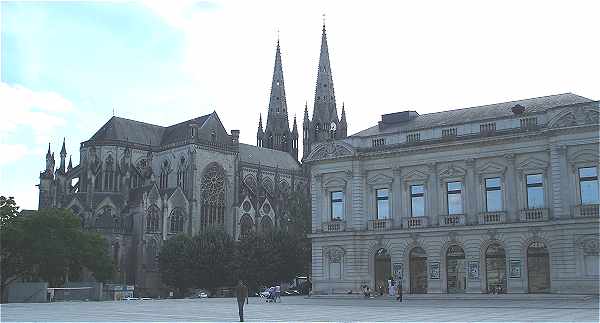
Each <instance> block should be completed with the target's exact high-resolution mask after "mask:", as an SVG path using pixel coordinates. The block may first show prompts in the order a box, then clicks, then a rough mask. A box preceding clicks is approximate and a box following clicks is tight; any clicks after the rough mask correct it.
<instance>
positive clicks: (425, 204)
mask: <svg viewBox="0 0 600 323" xmlns="http://www.w3.org/2000/svg"><path fill="white" fill-rule="evenodd" d="M416 186H420V187H422V192H421V193H413V187H416ZM425 193H426V189H425V184H409V185H408V197H409V201H410V217H411V218H425V217H427V209H426V208H427V203H426V198H425ZM419 197H420V198H422V199H421V201H422V203H423V215H417V216H415V214H414V208H413V205H414V201H413V198H419Z"/></svg>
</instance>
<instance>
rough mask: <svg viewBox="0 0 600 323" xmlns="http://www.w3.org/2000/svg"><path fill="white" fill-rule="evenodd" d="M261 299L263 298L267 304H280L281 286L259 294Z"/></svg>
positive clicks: (272, 287)
mask: <svg viewBox="0 0 600 323" xmlns="http://www.w3.org/2000/svg"><path fill="white" fill-rule="evenodd" d="M260 296H261V297H265V298H266V299H267V302H271V303H276V302H277V300H279V302H281V286H279V285H277V286H271V287H269V288H266V289H265V291H264V292H262V293H260Z"/></svg>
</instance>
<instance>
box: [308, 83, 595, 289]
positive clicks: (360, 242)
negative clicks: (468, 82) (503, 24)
mask: <svg viewBox="0 0 600 323" xmlns="http://www.w3.org/2000/svg"><path fill="white" fill-rule="evenodd" d="M598 112H599V104H598V102H597V101H592V100H589V99H586V98H583V97H580V96H577V95H574V94H570V93H569V94H560V95H554V96H548V97H541V98H534V99H528V100H521V101H514V102H507V103H499V104H493V105H488V106H481V107H474V108H468V109H460V110H451V111H446V112H440V113H431V114H425V115H419V114H418V113H416V112H414V111H405V112H399V113H394V114H389V115H384V116H382V121H381V122H379V124H378V125H375V126H374V127H371V128H369V129H366V130H364V131H361V132H359V133H357V134H354V135H352V136H349V137H347V138H346V139H342V140H329V141H325V142H321V143H318V144H316V145H313V146H312V147H311V152H310V155H309V156H305V158H304V161H305V163H306V166H307V167H310V173H311V181H310V187H311V201H312V234H311V239H312V246H313V248H312V252H313V256H312V279H313V291H314V292H315V293H324V294H329V293H344V292H347V291H348V290H353V291H355V292H357V291H359V290H360V287H361V286H362V285H365V284H366V285H368V286H370V288H372V289H375V290H379V289H380V287H381V288H383V289H384V290H385V289H387V285H388V283H387V280H388V278H389V277H390V276H393V277H394V278H395V279H400V278H401V279H402V282H403V289H404V292H405V293H488V292H500V293H505V292H507V293H528V292H531V293H536V292H550V293H585V294H598V288H599V286H598V280H599V278H600V276H599V265H598V262H599V256H598V255H599V249H598V245H599V240H600V233H599V224H600V217H599V206H598V203H599V202H598V201H599V199H600V198H599V197H598V168H599V166H600V165H599V162H598V159H599V157H598V156H599V153H598V145H599V143H600V140H599V136H598V133H599V126H598V124H599V122H598V118H599V116H598ZM582 192H583V194H582Z"/></svg>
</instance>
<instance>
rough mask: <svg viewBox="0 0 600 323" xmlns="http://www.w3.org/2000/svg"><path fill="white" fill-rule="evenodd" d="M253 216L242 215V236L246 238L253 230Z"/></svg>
mask: <svg viewBox="0 0 600 323" xmlns="http://www.w3.org/2000/svg"><path fill="white" fill-rule="evenodd" d="M252 226H253V223H252V218H251V217H250V215H248V214H244V215H242V218H241V219H240V238H241V239H243V238H246V237H247V236H248V235H249V234H250V232H252Z"/></svg>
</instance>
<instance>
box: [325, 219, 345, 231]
mask: <svg viewBox="0 0 600 323" xmlns="http://www.w3.org/2000/svg"><path fill="white" fill-rule="evenodd" d="M344 230H346V221H329V222H325V223H323V231H324V232H340V231H344Z"/></svg>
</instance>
